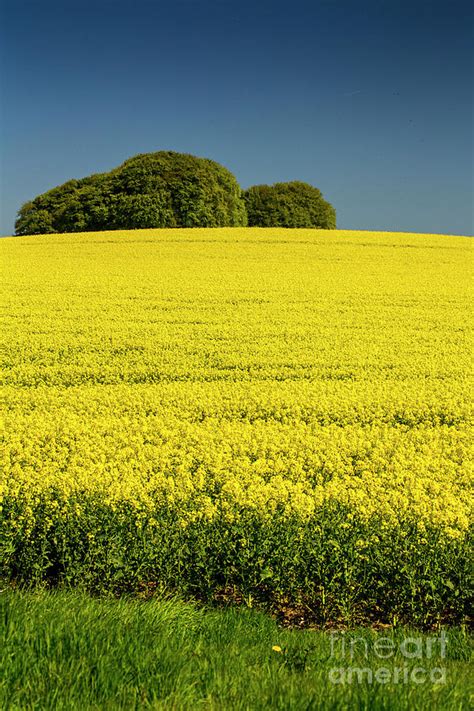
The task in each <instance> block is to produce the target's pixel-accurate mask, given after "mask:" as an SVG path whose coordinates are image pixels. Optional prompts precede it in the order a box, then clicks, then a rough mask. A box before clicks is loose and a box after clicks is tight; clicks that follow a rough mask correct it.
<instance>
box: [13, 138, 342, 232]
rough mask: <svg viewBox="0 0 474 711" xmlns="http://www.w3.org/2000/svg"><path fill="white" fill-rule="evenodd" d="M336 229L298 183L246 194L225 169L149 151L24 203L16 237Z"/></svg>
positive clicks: (327, 210) (323, 206) (330, 211)
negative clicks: (243, 228) (212, 229)
mask: <svg viewBox="0 0 474 711" xmlns="http://www.w3.org/2000/svg"><path fill="white" fill-rule="evenodd" d="M247 224H248V225H250V226H261V227H270V226H271V227H320V228H325V229H331V228H334V227H335V226H336V213H335V210H334V208H333V207H332V205H330V204H329V203H328V202H326V200H324V199H323V197H322V195H321V192H320V191H319V190H318V189H317V188H314V187H313V186H311V185H308V184H307V183H302V182H299V181H295V182H291V183H276V184H275V185H256V186H253V187H251V188H249V189H248V190H245V191H242V190H241V188H240V186H239V184H238V182H237V180H236V178H235V177H234V176H233V175H232V173H231V172H230V171H229V170H227V169H226V168H224V167H223V166H222V165H219V163H216V162H215V161H212V160H209V159H207V158H197V157H195V156H192V155H188V154H185V153H176V152H173V151H160V152H158V153H145V154H141V155H138V156H135V157H133V158H130V159H129V160H126V161H125V163H123V164H122V165H120V166H119V167H118V168H115V169H114V170H111V171H110V172H109V173H100V174H96V175H91V176H89V177H87V178H82V179H81V180H69V181H68V182H67V183H64V185H60V186H58V187H56V188H53V189H52V190H49V191H48V192H46V193H43V194H42V195H38V197H36V198H34V200H31V201H30V202H27V203H25V204H24V205H23V206H22V207H21V209H20V210H19V212H18V219H17V221H16V223H15V230H16V234H18V235H26V234H44V233H49V232H95V231H100V230H114V229H135V228H151V227H224V226H230V227H237V226H243V225H247Z"/></svg>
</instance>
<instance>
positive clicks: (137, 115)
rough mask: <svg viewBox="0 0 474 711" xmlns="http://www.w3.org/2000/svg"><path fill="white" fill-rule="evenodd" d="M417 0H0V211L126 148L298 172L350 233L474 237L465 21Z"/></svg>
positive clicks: (267, 178)
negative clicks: (403, 232) (330, 205)
mask: <svg viewBox="0 0 474 711" xmlns="http://www.w3.org/2000/svg"><path fill="white" fill-rule="evenodd" d="M469 5H470V4H469V3H468V2H464V1H461V0H458V1H457V0H454V1H453V2H438V0H433V1H432V2H428V1H427V2H423V1H422V0H409V1H408V0H399V1H397V0H390V1H384V0H379V1H378V2H375V1H369V2H363V1H361V2H355V1H353V2H352V1H349V0H340V1H338V0H334V1H330V0H327V1H324V0H313V1H312V2H301V1H300V0H293V1H292V2H289V1H288V2H280V1H279V0H272V1H268V0H263V1H258V0H255V2H254V3H252V2H248V0H239V1H238V2H237V1H234V2H227V1H226V0H208V1H203V2H198V1H197V0H196V1H193V0H173V1H169V0H164V1H163V2H159V1H156V2H152V1H151V0H149V1H148V2H146V1H144V0H136V1H135V2H132V1H131V0H127V1H126V2H122V0H113V1H112V0H110V2H108V1H106V0H95V1H93V2H92V1H91V0H81V2H74V3H73V2H69V1H68V0H63V1H62V2H59V1H56V0H43V1H42V2H41V1H38V2H33V1H32V0H29V1H25V0H14V1H13V0H3V2H2V3H1V30H0V32H1V34H0V42H1V47H2V48H1V50H0V51H1V55H0V61H1V76H2V83H1V92H2V97H1V98H2V115H1V123H2V129H1V130H2V134H1V180H2V183H1V220H0V233H1V234H11V233H12V231H13V223H14V219H15V214H16V211H17V210H18V208H19V207H20V205H21V204H22V203H23V202H25V201H26V200H28V199H30V198H32V197H34V196H35V195H37V194H38V193H41V192H44V191H45V190H48V189H49V188H51V187H53V186H55V185H58V184H60V183H63V182H65V181H66V180H68V179H69V178H72V177H75V178H79V177H83V176H85V175H88V174H90V173H96V172H102V171H106V170H109V169H111V168H113V167H115V166H117V165H119V164H120V163H121V162H122V161H124V160H125V159H126V158H128V157H130V156H132V155H135V154H136V153H144V152H149V151H157V150H176V151H183V152H188V153H194V154H195V155H199V156H205V157H208V158H213V159H214V160H217V161H219V162H220V163H222V164H224V165H225V166H227V167H228V168H229V169H230V170H232V171H233V173H234V174H235V175H236V177H237V179H238V180H239V182H240V184H241V185H242V186H243V187H247V186H249V185H253V184H257V183H273V182H276V181H285V180H294V179H299V180H305V181H308V182H310V183H312V184H313V185H316V186H317V187H319V188H320V189H321V190H322V192H323V194H324V196H325V197H326V198H327V199H328V200H329V201H330V202H332V203H333V204H334V206H335V207H336V209H337V215H338V226H339V227H341V228H347V229H351V228H352V229H380V230H407V231H417V232H445V233H455V234H471V233H472V230H473V224H472V221H473V217H472V191H473V154H472V145H473V134H472V120H473V88H472V84H473V73H472V51H471V46H472V40H473V32H472V14H470V10H469Z"/></svg>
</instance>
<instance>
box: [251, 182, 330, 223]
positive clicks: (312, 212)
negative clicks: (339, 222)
mask: <svg viewBox="0 0 474 711" xmlns="http://www.w3.org/2000/svg"><path fill="white" fill-rule="evenodd" d="M244 199H245V204H246V206H247V215H248V224H249V225H250V226H255V227H319V228H322V229H334V228H335V227H336V211H335V209H334V208H333V206H332V205H331V204H330V203H329V202H327V201H326V200H324V198H323V196H322V195H321V191H320V190H318V188H315V187H313V186H312V185H309V184H308V183H302V182H300V181H298V180H295V181H293V182H290V183H275V184H274V185H254V186H253V187H251V188H249V189H248V190H246V191H245V192H244Z"/></svg>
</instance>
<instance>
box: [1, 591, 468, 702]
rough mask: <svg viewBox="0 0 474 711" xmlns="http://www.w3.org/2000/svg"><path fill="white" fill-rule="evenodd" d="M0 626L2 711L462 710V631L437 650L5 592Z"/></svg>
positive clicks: (421, 642) (410, 636) (178, 608)
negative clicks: (121, 710)
mask: <svg viewBox="0 0 474 711" xmlns="http://www.w3.org/2000/svg"><path fill="white" fill-rule="evenodd" d="M0 617H1V620H2V626H1V631H0V635H1V636H0V660H1V661H0V663H1V668H2V670H3V673H2V677H1V680H0V707H1V708H2V709H22V710H25V711H26V710H28V709H45V710H46V709H48V710H49V709H61V710H63V709H64V710H69V709H78V710H79V709H80V710H81V711H86V710H87V709H101V710H103V709H127V710H129V709H142V708H143V709H179V710H181V709H183V710H185V709H196V708H202V709H232V710H235V711H237V710H238V709H252V711H253V710H255V709H267V708H268V709H285V711H286V710H287V709H369V708H370V709H397V711H398V710H402V709H410V711H412V710H413V709H430V711H431V710H432V709H449V710H450V711H455V710H456V709H467V708H469V691H470V689H469V658H470V640H469V637H468V636H467V635H466V633H465V632H464V630H462V629H454V628H453V629H450V630H449V631H447V632H446V638H445V642H444V643H443V646H442V643H441V637H440V633H437V634H436V635H426V634H425V635H421V634H420V633H419V632H413V631H410V630H409V629H408V628H406V629H396V630H393V629H385V630H383V631H381V632H380V631H379V632H376V631H375V630H373V629H368V628H364V629H358V630H353V631H347V632H342V631H339V632H337V633H336V632H333V633H330V632H323V631H314V630H304V631H302V630H282V629H280V628H279V627H278V626H277V624H276V622H275V621H274V620H273V619H271V618H270V617H268V616H266V615H264V614H262V613H258V612H255V611H253V610H249V609H236V608H227V609H223V610H214V611H209V610H205V609H202V608H197V607H195V606H193V605H190V604H187V603H183V602H181V601H179V600H157V599H154V600H151V601H147V602H145V601H139V600H136V599H134V600H132V599H126V598H121V599H118V600H117V599H112V598H107V599H99V598H90V597H88V596H86V595H82V594H80V593H78V592H66V591H56V592H54V593H47V592H42V591H40V592H21V591H12V590H10V589H7V590H6V591H4V592H3V593H2V594H1V595H0ZM435 637H436V638H437V639H434V638H435ZM382 638H383V639H382ZM343 640H345V641H344V645H345V646H343ZM351 640H352V642H351ZM429 640H431V643H430V642H429ZM430 644H431V650H432V651H431V656H429V654H428V649H429V647H430ZM351 649H352V650H353V657H352V658H351ZM280 650H281V651H280ZM420 652H421V655H420V656H414V655H418V654H419V653H420ZM384 655H385V657H386V658H383V657H384ZM383 669H386V671H381V670H383ZM396 669H399V671H398V672H396V671H395V670H396ZM351 670H352V671H351ZM357 670H359V671H357ZM351 674H352V679H351ZM370 675H372V679H370ZM360 679H361V680H360ZM471 691H472V687H471Z"/></svg>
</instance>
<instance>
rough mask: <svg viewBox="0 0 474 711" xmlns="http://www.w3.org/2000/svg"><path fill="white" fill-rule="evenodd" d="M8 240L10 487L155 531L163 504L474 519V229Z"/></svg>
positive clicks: (454, 529)
mask: <svg viewBox="0 0 474 711" xmlns="http://www.w3.org/2000/svg"><path fill="white" fill-rule="evenodd" d="M0 249H1V253H2V260H3V264H4V278H3V280H2V284H1V291H2V304H3V312H2V313H3V315H2V329H1V338H2V341H3V343H2V348H3V354H4V357H3V370H2V373H3V381H2V382H3V389H2V393H3V405H4V411H5V428H6V429H5V441H4V448H3V454H2V475H1V480H0V500H2V499H3V498H5V497H7V496H8V497H19V499H18V500H20V499H21V500H22V501H24V516H25V517H26V518H27V519H28V517H29V516H30V517H31V515H32V511H33V509H32V506H34V504H35V501H38V500H39V499H38V497H44V496H46V497H47V496H49V495H50V493H49V492H54V496H55V497H57V496H58V494H60V495H61V496H62V497H63V498H66V499H67V497H69V496H71V495H72V494H73V493H77V492H85V493H90V494H91V496H92V495H93V496H96V497H97V500H98V501H101V502H103V503H104V504H106V505H108V506H110V507H116V506H118V505H119V504H120V503H121V502H124V501H126V502H128V503H129V504H130V505H131V506H132V507H133V508H134V509H135V510H136V512H138V513H140V512H141V513H140V515H142V519H139V518H137V526H138V527H140V526H141V525H142V524H141V523H140V521H141V520H143V521H145V520H146V517H147V512H148V511H155V510H156V508H157V506H158V507H159V506H160V505H161V504H163V505H166V506H172V507H175V508H176V510H177V511H179V512H180V516H181V517H182V523H183V526H186V525H190V524H192V522H194V521H197V520H200V519H207V520H212V519H213V518H214V517H223V518H224V519H226V520H229V521H232V520H234V519H235V516H238V514H239V511H240V512H241V511H244V510H248V511H252V512H255V514H256V515H258V516H261V517H262V518H264V519H265V518H268V519H269V520H270V519H271V518H272V516H273V515H274V514H275V512H276V511H279V512H283V513H284V514H286V515H288V516H295V515H296V516H299V517H301V519H304V520H306V519H308V518H311V517H313V516H317V515H318V511H320V510H321V509H322V508H324V507H325V506H326V505H328V504H330V503H331V502H340V503H341V504H344V505H347V507H348V508H349V510H350V511H351V512H352V514H351V515H353V517H354V518H358V519H363V520H368V519H370V517H371V516H373V515H374V514H375V515H377V516H381V517H382V519H383V521H384V525H386V526H387V527H392V526H397V525H398V524H399V523H400V522H401V521H407V520H410V521H415V522H417V524H418V525H419V528H420V531H421V532H423V531H424V528H425V527H426V526H427V525H429V526H435V527H439V528H440V529H442V530H443V532H444V534H445V535H446V536H448V537H451V538H456V537H460V536H463V535H464V532H465V531H466V529H467V527H468V524H469V521H470V516H471V512H472V508H471V507H472V500H471V498H470V490H469V486H470V482H471V476H472V470H471V463H472V456H471V455H472V453H471V452H470V450H469V441H470V433H471V423H472V419H471V417H472V413H471V410H470V402H469V397H468V386H469V384H470V357H471V342H470V340H469V339H470V331H469V326H470V323H469V320H468V313H469V312H468V305H469V300H470V298H471V299H472V295H471V294H470V287H469V281H468V270H469V250H470V242H469V240H467V239H466V238H463V237H456V236H439V235H438V236H437V235H417V234H403V233H399V234H397V233H371V232H345V231H331V232H326V231H322V230H304V229H301V230H282V229H263V228H260V229H258V228H245V229H241V228H228V229H193V230H136V231H130V232H101V233H97V234H64V235H45V236H34V237H18V238H8V239H3V240H1V244H0ZM51 496H52V497H53V493H51ZM50 508H51V515H54V516H58V515H59V513H58V512H57V511H55V509H57V508H58V501H57V498H54V497H53V498H52V499H51V502H50ZM76 513H77V515H79V514H80V507H79V506H78V508H77V510H76ZM28 520H29V519H28ZM149 525H150V526H151V527H153V526H154V525H156V520H155V519H154V518H151V513H150V520H149ZM343 525H344V526H345V525H347V526H350V525H351V522H350V520H349V521H347V523H345V524H343ZM358 545H359V542H358ZM364 545H365V543H364V541H361V542H360V547H361V548H363V546H364ZM273 649H275V647H274V648H273Z"/></svg>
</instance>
